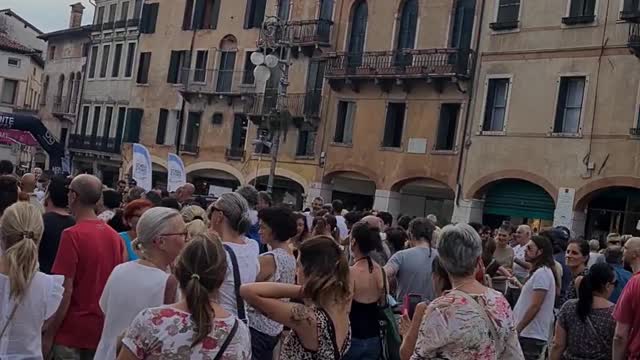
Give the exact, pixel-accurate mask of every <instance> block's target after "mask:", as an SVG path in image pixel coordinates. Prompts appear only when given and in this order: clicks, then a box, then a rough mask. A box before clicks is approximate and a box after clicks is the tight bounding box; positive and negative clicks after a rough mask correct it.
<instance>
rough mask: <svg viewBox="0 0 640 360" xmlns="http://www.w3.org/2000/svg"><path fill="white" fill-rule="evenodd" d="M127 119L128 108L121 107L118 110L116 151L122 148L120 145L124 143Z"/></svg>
mask: <svg viewBox="0 0 640 360" xmlns="http://www.w3.org/2000/svg"><path fill="white" fill-rule="evenodd" d="M126 118H127V108H125V107H120V108H118V122H117V123H116V146H115V148H116V149H119V148H120V143H121V142H122V138H123V134H124V123H125V120H126Z"/></svg>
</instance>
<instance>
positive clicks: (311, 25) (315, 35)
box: [284, 19, 333, 46]
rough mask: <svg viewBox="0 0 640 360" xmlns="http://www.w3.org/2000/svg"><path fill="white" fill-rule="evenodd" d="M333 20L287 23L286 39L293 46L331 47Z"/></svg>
mask: <svg viewBox="0 0 640 360" xmlns="http://www.w3.org/2000/svg"><path fill="white" fill-rule="evenodd" d="M332 25H333V22H332V21H331V20H323V19H318V20H301V21H290V22H288V23H287V26H286V30H285V35H284V39H285V41H288V42H289V43H290V44H292V45H297V46H305V45H320V46H329V45H330V43H331V26H332Z"/></svg>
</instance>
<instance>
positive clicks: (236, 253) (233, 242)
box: [207, 193, 260, 321]
mask: <svg viewBox="0 0 640 360" xmlns="http://www.w3.org/2000/svg"><path fill="white" fill-rule="evenodd" d="M207 213H208V218H209V230H210V231H211V232H212V233H214V234H217V235H218V236H219V237H220V238H221V239H222V243H223V246H224V249H225V250H226V252H227V276H226V278H225V280H224V283H223V284H222V286H221V287H220V304H221V305H222V306H223V307H224V308H225V309H226V310H227V311H229V312H230V313H232V314H234V315H236V316H238V318H240V319H241V320H243V321H246V320H247V311H246V310H247V309H246V304H245V302H244V300H238V299H239V295H238V293H237V289H238V288H239V287H240V285H241V284H246V283H250V282H254V281H256V277H257V276H258V272H259V271H260V264H259V263H258V255H259V253H260V249H259V245H258V243H257V242H256V241H254V240H251V239H249V238H248V237H246V236H245V234H246V233H247V231H248V230H249V228H250V227H251V218H250V217H249V205H248V204H247V200H245V198H244V197H242V196H241V195H240V194H238V193H225V194H222V195H221V196H220V198H218V200H217V201H216V202H214V203H213V204H211V205H210V206H209V209H208V211H207ZM234 260H235V264H236V265H237V266H234Z"/></svg>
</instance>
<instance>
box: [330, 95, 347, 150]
mask: <svg viewBox="0 0 640 360" xmlns="http://www.w3.org/2000/svg"><path fill="white" fill-rule="evenodd" d="M347 106H348V103H347V102H344V101H340V102H339V103H338V114H337V117H336V132H335V134H334V136H333V142H336V143H342V142H343V141H344V127H345V124H346V119H347Z"/></svg>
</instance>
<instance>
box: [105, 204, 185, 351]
mask: <svg viewBox="0 0 640 360" xmlns="http://www.w3.org/2000/svg"><path fill="white" fill-rule="evenodd" d="M136 232H137V236H138V237H137V238H136V239H135V240H134V241H133V244H132V245H133V248H134V249H135V250H136V252H137V253H138V254H139V256H140V259H139V260H137V261H130V262H126V263H124V264H120V265H118V266H116V267H115V269H113V272H112V273H111V275H110V276H109V279H108V280H107V284H106V285H105V288H104V291H103V292H102V296H101V297H100V308H101V309H102V312H103V313H104V315H105V320H104V327H103V330H102V337H101V338H100V343H99V344H98V349H97V350H96V355H95V358H96V359H109V360H112V359H115V358H116V355H117V354H116V346H117V341H118V337H119V336H120V335H122V333H123V331H124V330H126V329H127V327H128V326H129V324H130V323H131V320H133V319H134V318H135V316H136V315H137V314H138V313H139V312H140V311H142V310H144V309H146V308H150V307H156V306H160V305H163V304H173V303H174V302H176V295H177V289H178V282H177V280H176V279H175V278H174V277H173V276H172V275H170V273H169V267H170V265H171V264H173V263H174V261H175V259H176V257H177V256H178V254H180V251H181V250H182V248H183V247H184V244H185V241H186V238H187V231H186V227H185V224H184V221H183V220H182V216H180V213H179V212H178V211H176V210H174V209H169V208H165V207H155V208H152V209H149V210H147V211H146V212H145V213H144V214H143V215H142V217H140V220H138V225H137V227H136Z"/></svg>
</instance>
